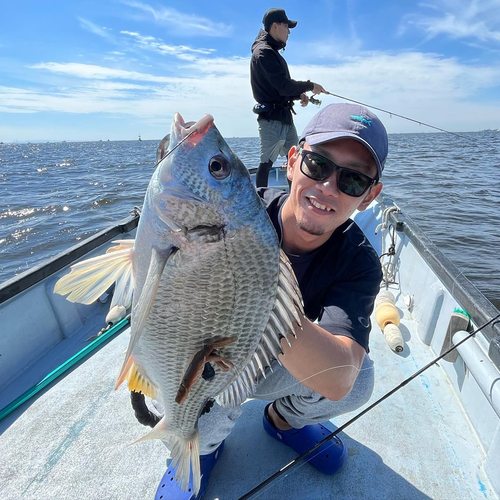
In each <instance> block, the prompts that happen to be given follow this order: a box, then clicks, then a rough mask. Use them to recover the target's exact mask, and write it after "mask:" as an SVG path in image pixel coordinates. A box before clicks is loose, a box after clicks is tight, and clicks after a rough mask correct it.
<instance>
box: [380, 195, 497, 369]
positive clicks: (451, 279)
mask: <svg viewBox="0 0 500 500" xmlns="http://www.w3.org/2000/svg"><path fill="white" fill-rule="evenodd" d="M378 202H379V203H380V205H381V207H382V208H383V209H384V208H388V207H391V206H396V207H397V208H398V209H399V210H400V208H399V207H398V205H397V204H396V203H394V201H393V200H392V198H390V197H389V196H387V195H385V194H381V195H380V196H379V197H378ZM389 221H390V222H391V223H392V224H393V225H394V227H395V228H396V231H397V232H401V233H404V234H405V236H407V237H408V239H409V240H410V242H411V243H412V244H413V246H414V247H415V249H416V250H417V252H418V253H419V254H420V255H421V257H422V258H423V259H424V261H425V262H426V263H427V264H428V265H429V267H430V268H431V269H432V271H434V273H435V274H436V276H437V277H438V278H439V279H440V280H441V281H442V283H443V284H444V285H445V286H446V287H447V288H448V289H449V290H451V289H453V297H454V298H455V299H456V300H457V302H458V303H460V304H461V306H462V307H463V308H464V309H465V310H466V311H467V312H468V313H469V314H470V316H471V318H472V320H473V322H474V323H475V324H476V325H477V326H478V327H479V326H481V325H483V324H484V323H486V322H487V321H489V320H491V319H492V318H494V317H495V316H498V314H499V313H500V311H499V310H498V309H497V308H496V307H495V306H494V304H493V303H492V302H490V301H489V300H488V299H487V298H486V297H485V296H484V294H483V293H482V292H481V291H480V290H479V289H478V288H477V287H476V286H475V285H474V284H473V283H471V281H469V279H468V278H467V277H466V276H465V275H464V273H463V272H461V271H460V270H459V269H458V268H457V267H456V266H455V265H454V264H453V263H452V262H451V261H450V259H448V257H446V255H444V254H443V253H442V252H441V251H440V250H439V249H438V248H437V246H436V245H435V243H433V242H432V241H431V240H430V239H429V238H428V237H427V236H426V235H425V234H424V233H423V232H422V230H421V229H420V228H419V227H418V225H417V224H416V223H415V222H414V221H413V220H412V219H411V218H410V217H409V216H408V215H406V214H405V213H404V212H403V211H398V212H391V213H390V214H389ZM481 332H482V333H483V334H484V335H485V337H486V338H487V339H488V341H489V350H488V355H489V357H490V359H491V360H492V362H493V364H494V365H495V366H496V367H497V368H498V369H500V320H499V321H496V322H494V323H492V324H490V325H488V326H487V327H485V328H484V329H483V330H481Z"/></svg>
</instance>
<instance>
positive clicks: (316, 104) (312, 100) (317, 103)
mask: <svg viewBox="0 0 500 500" xmlns="http://www.w3.org/2000/svg"><path fill="white" fill-rule="evenodd" d="M308 100H309V102H310V103H311V104H314V105H315V106H318V107H319V106H321V101H320V100H319V99H316V98H315V97H314V96H313V95H312V96H310V97H308Z"/></svg>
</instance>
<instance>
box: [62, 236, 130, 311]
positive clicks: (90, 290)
mask: <svg viewBox="0 0 500 500" xmlns="http://www.w3.org/2000/svg"><path fill="white" fill-rule="evenodd" d="M113 243H118V245H117V246H115V247H111V248H110V249H109V250H108V251H107V252H106V253H105V254H104V255H100V256H98V257H93V258H91V259H87V260H84V261H82V262H78V263H77V264H75V265H73V266H71V272H70V273H69V274H67V275H66V276H63V277H62V278H61V279H59V280H58V281H57V283H56V285H55V287H54V292H55V293H58V294H59V295H66V294H69V295H68V296H67V297H66V298H67V300H69V301H70V302H79V303H81V304H92V303H93V302H95V301H96V300H97V299H98V298H99V297H100V296H101V295H102V294H103V293H104V292H105V291H106V290H107V289H108V288H109V287H110V286H111V285H112V284H113V283H115V282H116V287H115V294H114V296H113V301H112V305H111V307H113V306H115V305H123V306H125V307H126V308H127V307H129V306H130V303H131V300H132V291H133V278H132V257H133V254H134V240H118V241H114V242H113Z"/></svg>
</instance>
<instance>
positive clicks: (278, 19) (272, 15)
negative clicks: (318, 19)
mask: <svg viewBox="0 0 500 500" xmlns="http://www.w3.org/2000/svg"><path fill="white" fill-rule="evenodd" d="M272 23H287V24H288V27H289V28H295V26H297V21H292V20H291V19H288V17H287V15H286V12H285V11H284V10H283V9H269V10H268V11H267V12H266V13H265V14H264V18H263V19H262V24H263V25H264V26H267V25H268V24H272Z"/></svg>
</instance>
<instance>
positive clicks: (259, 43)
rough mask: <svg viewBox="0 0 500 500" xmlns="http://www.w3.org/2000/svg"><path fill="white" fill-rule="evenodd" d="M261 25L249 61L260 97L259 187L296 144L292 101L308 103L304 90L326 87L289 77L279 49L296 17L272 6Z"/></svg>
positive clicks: (317, 90)
mask: <svg viewBox="0 0 500 500" xmlns="http://www.w3.org/2000/svg"><path fill="white" fill-rule="evenodd" d="M262 23H263V24H264V29H261V30H260V32H259V34H258V35H257V38H256V39H255V41H254V43H253V45H252V58H251V61H250V83H251V85H252V93H253V96H254V98H255V100H256V101H257V104H256V105H255V106H254V112H255V113H256V114H257V115H258V117H257V121H258V123H259V138H260V164H259V168H258V170H257V175H256V185H257V187H265V186H267V183H268V177H269V172H270V170H271V167H272V165H273V163H274V162H275V161H276V159H277V158H278V156H286V155H287V153H288V151H289V149H290V148H291V147H292V146H296V145H297V140H298V137H297V130H296V129H295V125H294V124H293V117H292V112H293V113H294V114H295V112H294V111H293V105H294V103H293V101H296V100H299V99H300V103H301V105H302V106H307V104H308V102H309V101H308V97H307V96H306V95H305V92H308V91H312V93H313V94H320V93H322V92H325V89H324V88H323V87H322V86H321V85H318V84H317V83H313V82H311V81H309V80H308V81H307V82H304V81H297V80H292V78H290V72H289V70H288V65H287V63H286V61H285V59H284V58H283V56H282V55H281V54H280V53H279V51H280V50H281V49H284V48H285V46H286V42H287V40H288V36H289V34H290V28H295V26H297V21H292V20H290V19H288V17H287V15H286V13H285V11H284V10H283V9H274V8H273V9H269V10H268V11H267V12H266V13H265V14H264V18H263V19H262Z"/></svg>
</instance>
